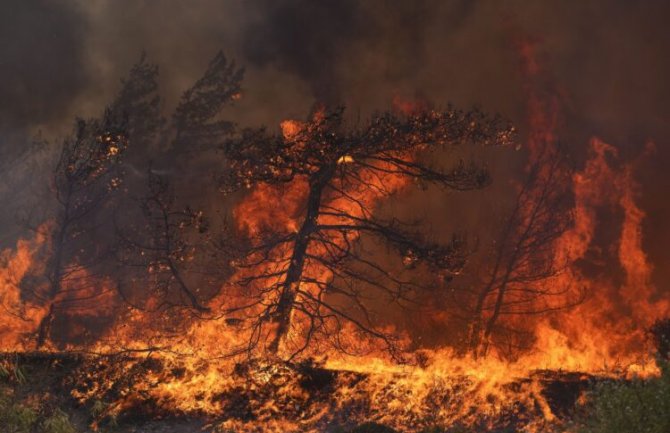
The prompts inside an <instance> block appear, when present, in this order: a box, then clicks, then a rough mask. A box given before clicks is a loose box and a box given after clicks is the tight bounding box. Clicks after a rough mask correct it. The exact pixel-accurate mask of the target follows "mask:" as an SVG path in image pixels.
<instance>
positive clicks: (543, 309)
mask: <svg viewBox="0 0 670 433" xmlns="http://www.w3.org/2000/svg"><path fill="white" fill-rule="evenodd" d="M570 185H571V179H570V172H569V170H567V169H566V167H565V165H564V160H563V158H562V157H561V156H560V154H559V153H558V152H557V151H555V150H553V149H545V150H544V151H543V152H542V154H541V155H540V156H539V157H537V159H536V160H535V161H532V162H531V163H530V165H529V167H527V174H526V179H525V180H524V182H523V184H522V185H521V186H520V188H519V192H518V194H517V196H516V200H515V201H514V206H513V208H512V211H511V212H510V214H509V216H508V217H507V218H506V219H505V222H504V224H502V226H501V229H500V230H499V233H498V235H497V237H496V238H495V242H494V245H493V248H492V254H491V256H490V262H489V265H488V266H487V267H485V268H484V272H483V274H484V277H483V282H482V285H481V286H478V287H475V292H474V299H475V300H474V308H473V311H471V312H470V316H471V317H470V327H469V335H468V347H469V349H470V351H471V352H472V353H473V354H474V355H475V356H483V355H485V354H486V353H487V351H488V349H489V347H490V345H491V343H492V339H493V337H494V334H495V333H496V332H497V333H498V334H499V335H503V334H506V333H515V332H520V331H519V330H513V329H512V330H511V329H509V328H508V326H509V324H505V323H504V322H503V323H502V324H501V319H503V318H509V317H514V316H523V315H537V314H543V313H548V312H550V311H555V310H558V309H563V308H567V307H569V306H572V305H575V304H576V303H579V302H580V300H581V299H582V298H581V297H579V296H578V297H571V296H568V295H569V294H570V293H569V287H565V286H563V285H556V283H555V282H554V281H552V280H551V279H552V277H555V276H557V275H558V274H559V273H560V272H562V271H564V270H565V267H566V265H567V263H564V262H561V260H562V259H561V258H560V257H557V256H556V242H557V241H558V240H559V239H560V237H561V235H563V233H564V232H565V231H566V230H567V229H568V228H569V227H570V225H571V223H572V216H571V214H570V212H569V209H570V199H571V196H570V191H569V188H568V187H569V186H570ZM563 260H564V259H563Z"/></svg>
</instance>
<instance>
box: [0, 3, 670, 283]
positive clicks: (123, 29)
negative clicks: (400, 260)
mask: <svg viewBox="0 0 670 433" xmlns="http://www.w3.org/2000/svg"><path fill="white" fill-rule="evenodd" d="M668 16H670V3H668V2H665V1H646V2H632V1H627V0H580V1H563V0H556V1H542V2H529V1H526V0H509V1H505V2H499V1H492V0H478V1H467V0H447V1H444V0H416V1H412V2H397V1H390V0H370V1H365V2H358V1H354V0H339V1H336V0H325V1H309V0H294V1H289V0H274V1H273V0H248V1H244V2H230V1H220V0H192V1H184V0H163V1H160V2H158V1H154V2H138V1H135V0H100V1H95V2H88V1H83V0H81V1H70V2H67V3H66V2H59V1H55V2H54V1H49V2H48V1H46V0H44V1H37V0H33V1H19V0H11V1H3V2H2V3H1V4H0V55H1V58H0V62H1V66H2V67H0V97H1V98H2V102H1V105H0V128H1V129H3V130H4V133H5V134H7V133H8V131H12V132H15V133H16V132H17V131H24V130H25V129H32V130H34V129H35V128H36V127H39V126H43V125H46V126H48V127H50V128H51V129H53V130H58V131H62V130H63V126H62V125H66V128H65V130H67V127H69V125H70V120H71V117H72V115H73V114H75V113H80V114H84V115H86V114H88V115H96V114H98V112H99V110H100V109H101V108H102V107H103V106H104V104H105V103H106V102H107V101H109V100H110V99H111V97H112V96H113V94H114V93H115V92H116V91H117V89H118V79H119V78H120V77H121V76H123V75H124V74H125V73H126V72H127V70H128V69H129V68H130V66H131V65H132V63H133V62H135V61H136V60H137V59H138V58H139V56H140V53H141V52H142V50H146V51H147V53H148V54H149V56H150V58H151V59H152V60H153V61H155V62H157V63H158V64H159V65H160V67H161V77H162V78H161V83H160V84H161V89H162V92H163V95H164V96H165V105H166V107H167V108H169V107H170V106H174V104H175V101H176V100H177V98H178V96H179V95H180V93H181V92H182V91H183V90H184V89H185V88H186V87H188V86H189V85H190V84H191V83H192V82H193V80H194V79H196V78H197V77H198V75H199V74H200V73H201V72H202V71H203V70H204V68H205V66H206V65H207V62H208V60H209V59H210V58H211V57H212V56H213V55H214V54H215V53H216V51H217V50H218V49H221V48H222V49H223V50H224V51H225V53H226V54H227V55H228V56H229V57H231V58H234V59H236V60H237V62H238V63H239V64H241V65H244V66H245V67H246V68H247V75H246V80H245V83H244V88H245V90H244V97H243V99H242V100H241V101H240V102H239V103H238V104H237V105H236V107H234V108H233V109H231V110H230V111H229V113H230V116H231V118H233V119H234V120H236V121H239V122H240V123H242V124H245V125H257V124H268V125H270V126H273V125H276V122H277V121H278V120H280V119H283V118H291V117H294V118H295V117H302V116H304V115H305V114H306V113H307V111H308V110H309V108H310V107H311V106H312V104H314V103H315V102H338V103H343V104H346V105H347V106H348V107H349V113H350V115H351V116H356V115H358V114H359V113H360V115H361V116H362V117H364V116H365V115H366V114H367V113H369V112H370V111H372V110H374V109H380V108H384V107H387V106H388V105H389V104H390V103H391V100H392V99H393V97H394V96H396V95H398V96H401V97H407V98H412V97H415V96H418V97H424V98H426V99H429V100H431V101H432V102H434V103H436V104H438V105H443V104H445V103H446V102H447V101H453V102H454V103H456V104H457V105H461V106H466V107H467V106H471V105H473V104H480V105H482V106H483V107H484V108H485V109H487V110H490V111H494V112H500V113H502V114H503V115H505V116H507V117H509V118H510V119H512V120H513V121H515V122H516V123H518V124H519V125H520V126H521V127H522V129H523V126H524V116H525V113H524V102H525V101H524V95H523V91H522V90H521V89H522V87H523V77H522V76H521V74H520V73H519V64H518V60H517V58H516V55H515V53H514V50H513V48H512V44H511V41H510V40H511V34H510V33H512V32H518V33H521V34H527V35H530V36H532V37H534V38H535V39H537V40H538V41H539V46H540V47H541V51H542V52H543V55H542V58H541V61H542V63H543V65H544V67H545V68H546V69H547V70H548V71H550V73H551V75H552V77H553V81H554V82H555V84H556V86H557V87H558V88H559V89H560V90H561V91H562V94H563V101H564V103H565V126H564V130H563V131H561V136H562V139H563V141H565V142H566V145H567V146H568V147H569V148H570V149H571V151H572V152H573V153H574V154H575V157H576V158H577V159H578V158H579V157H580V155H581V156H583V153H584V149H585V148H586V145H587V141H588V138H589V137H590V136H591V135H595V134H597V135H600V136H602V138H603V139H605V140H606V141H609V142H612V143H613V144H615V145H617V146H619V147H621V148H622V153H623V154H624V156H625V157H626V158H632V157H634V156H635V155H637V154H638V153H639V152H640V151H641V149H642V148H643V146H644V142H645V141H646V140H647V139H653V140H655V141H656V142H657V147H658V153H657V156H656V157H655V158H654V159H652V160H651V161H650V162H649V163H647V165H646V166H645V167H644V168H643V170H642V172H641V180H642V182H643V188H642V190H643V197H642V198H643V205H644V208H645V209H647V210H648V211H649V218H648V220H647V221H648V227H647V231H648V232H651V231H652V230H653V233H654V235H653V236H648V237H647V239H648V243H649V247H650V251H651V254H652V258H653V259H654V261H655V262H656V263H657V267H658V269H659V271H658V273H659V278H660V279H666V280H667V279H668V278H670V266H667V264H670V255H669V254H667V253H666V252H665V250H666V246H667V245H668V244H670V227H667V221H669V220H670V204H668V203H669V202H668V201H667V199H666V198H665V195H666V194H667V191H668V190H670V176H667V175H665V171H667V170H666V169H665V167H667V166H668V164H670V104H669V103H668V101H670V80H668V79H667V77H669V76H670V57H669V56H667V53H669V52H670V32H669V31H668V30H667V25H666V23H665V21H666V20H667V17H668ZM2 145H3V146H6V143H5V142H3V143H2ZM493 163H494V164H495V163H496V161H493ZM498 163H499V165H504V161H503V162H498ZM501 188H505V185H503V186H502V187H501ZM424 206H428V209H427V210H426V212H427V213H429V212H431V211H434V212H442V213H443V214H444V213H445V212H447V213H448V209H447V207H448V205H446V204H442V203H441V202H436V203H429V204H425V203H424ZM664 269H667V270H664Z"/></svg>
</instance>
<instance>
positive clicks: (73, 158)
mask: <svg viewBox="0 0 670 433" xmlns="http://www.w3.org/2000/svg"><path fill="white" fill-rule="evenodd" d="M156 75H157V69H156V68H155V66H153V65H150V64H149V63H147V61H146V57H145V56H144V55H143V56H142V58H141V60H140V61H139V62H138V63H137V64H136V65H135V66H134V67H133V68H132V69H131V71H130V74H129V77H128V78H127V79H126V80H123V81H122V86H121V90H120V92H119V93H118V95H117V97H116V98H115V100H114V102H112V104H110V105H109V106H108V107H107V108H106V110H105V112H104V115H103V116H102V118H100V119H90V120H83V119H78V120H77V122H76V126H75V130H74V132H73V134H72V136H70V137H68V138H66V139H65V140H64V141H63V144H62V147H61V152H60V156H59V158H58V162H57V164H56V167H55V168H54V171H53V180H52V187H53V192H54V195H55V198H56V204H57V209H56V212H55V216H54V218H53V225H52V226H51V230H52V233H51V245H50V247H51V251H50V259H49V264H48V269H49V272H48V280H49V283H48V289H47V290H46V292H45V293H36V294H35V295H36V296H37V298H38V299H40V301H42V302H44V303H45V304H46V305H48V309H47V313H46V315H45V317H44V318H43V319H42V320H41V322H40V324H39V327H38V333H37V346H38V347H42V346H43V345H44V344H45V343H46V341H47V340H48V339H49V338H50V336H51V327H52V323H53V321H54V319H55V317H56V314H57V311H66V310H68V309H70V308H73V306H75V305H76V304H78V303H82V302H84V301H91V300H94V299H95V298H96V297H99V296H101V295H102V294H103V290H102V289H101V287H100V286H99V283H100V279H99V278H98V275H96V272H95V271H94V269H95V268H96V267H97V266H99V265H100V263H101V261H103V260H104V259H105V258H106V257H108V256H109V254H110V251H111V246H112V244H111V242H107V241H108V240H109V236H108V235H107V234H106V231H107V229H108V228H109V227H110V226H109V221H108V218H107V217H108V216H109V215H110V207H111V203H112V202H113V199H114V198H115V197H116V196H117V193H118V192H119V191H120V189H121V186H122V184H123V179H124V170H123V165H122V156H123V155H124V153H125V152H126V150H127V148H128V146H129V144H130V145H134V144H135V143H137V144H138V145H139V144H142V143H147V142H148V141H150V140H151V137H152V136H153V135H155V134H156V133H157V131H158V128H159V127H160V122H161V121H160V116H159V114H158V113H159V107H158V105H159V99H158V97H157V96H156V94H155V92H156V82H155V80H156Z"/></svg>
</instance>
